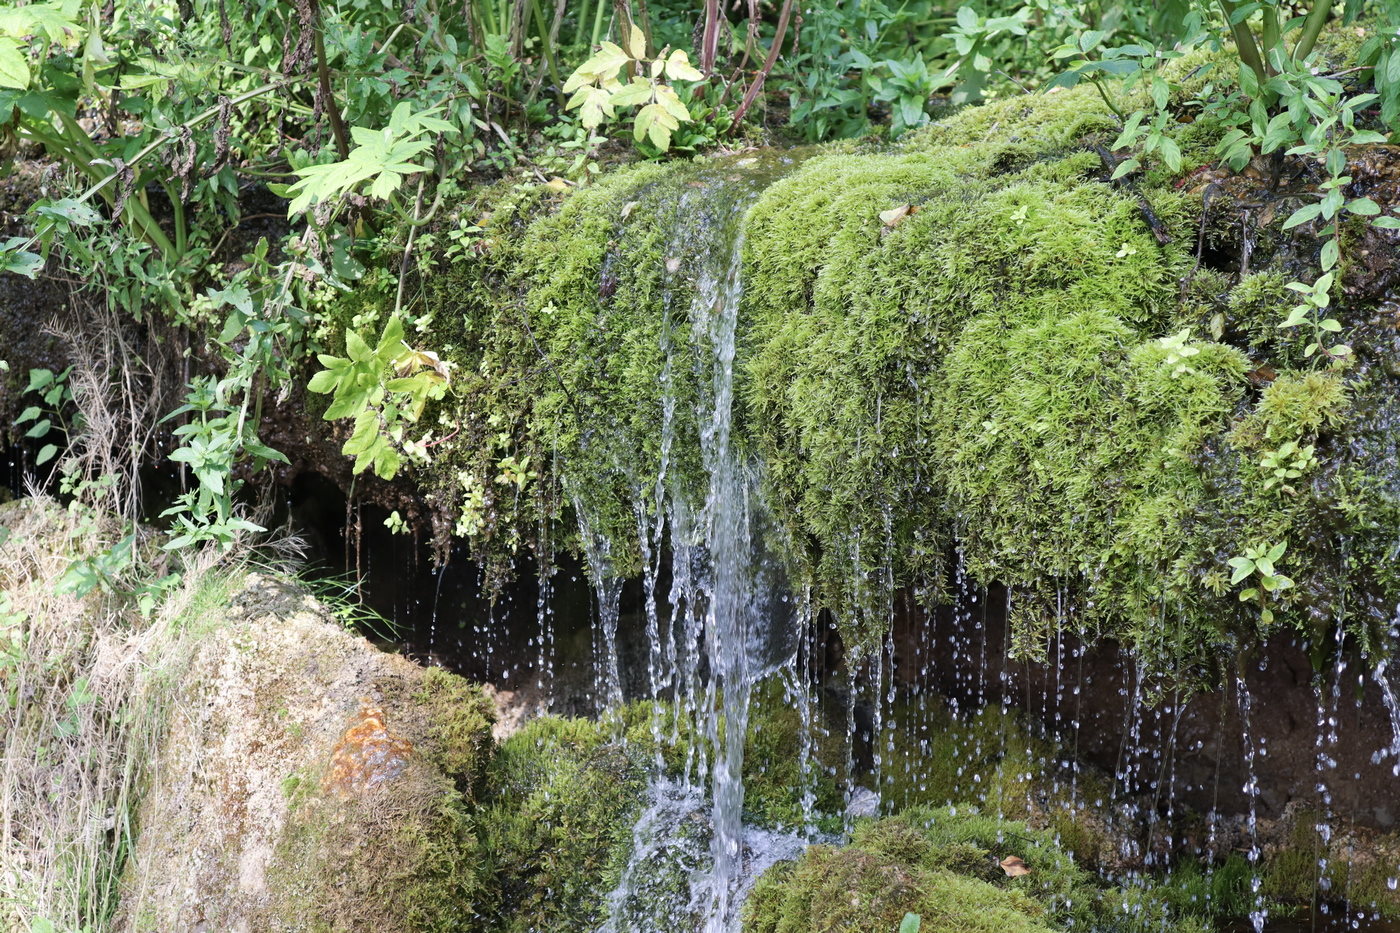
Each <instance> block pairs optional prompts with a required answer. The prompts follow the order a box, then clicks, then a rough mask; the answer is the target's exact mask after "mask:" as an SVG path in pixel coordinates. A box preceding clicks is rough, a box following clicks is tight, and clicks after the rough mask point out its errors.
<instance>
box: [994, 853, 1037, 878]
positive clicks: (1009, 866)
mask: <svg viewBox="0 0 1400 933" xmlns="http://www.w3.org/2000/svg"><path fill="white" fill-rule="evenodd" d="M1001 870H1002V871H1004V872H1006V875H1007V877H1008V878H1016V877H1018V876H1020V875H1029V874H1030V873H1031V870H1030V868H1028V867H1027V866H1026V863H1025V862H1023V861H1021V857H1020V856H1018V855H1008V856H1007V857H1006V858H1004V859H1002V860H1001Z"/></svg>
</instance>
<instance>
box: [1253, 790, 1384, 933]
mask: <svg viewBox="0 0 1400 933" xmlns="http://www.w3.org/2000/svg"><path fill="white" fill-rule="evenodd" d="M1286 820H1287V825H1288V832H1287V834H1286V835H1285V836H1284V838H1282V839H1281V840H1279V841H1277V842H1275V843H1274V844H1272V845H1269V846H1267V847H1266V848H1265V852H1264V859H1263V865H1262V869H1261V870H1260V871H1259V875H1260V878H1261V881H1262V886H1261V890H1262V892H1263V893H1264V895H1265V896H1266V897H1268V898H1270V899H1272V900H1274V901H1277V902H1281V903H1283V904H1285V905H1288V904H1295V905H1306V904H1311V903H1313V902H1314V901H1316V900H1322V901H1337V900H1342V899H1345V900H1346V901H1347V902H1348V903H1349V904H1351V905H1353V906H1354V907H1356V908H1360V909H1367V910H1373V911H1375V912H1376V913H1377V914H1378V915H1380V916H1382V917H1386V918H1400V894H1397V892H1396V891H1395V890H1394V889H1393V888H1392V887H1391V885H1390V881H1391V879H1393V878H1395V874H1396V872H1395V864H1396V861H1395V860H1396V855H1397V854H1400V840H1397V838H1396V837H1395V836H1394V835H1393V834H1392V835H1390V836H1383V835H1381V834H1379V833H1373V832H1367V831H1365V830H1359V831H1348V830H1347V828H1346V827H1342V826H1337V827H1334V832H1333V836H1332V838H1331V839H1330V840H1329V841H1326V842H1324V841H1323V838H1322V836H1321V835H1320V834H1319V833H1318V831H1317V827H1318V826H1319V825H1321V824H1325V823H1328V822H1329V819H1328V817H1327V816H1326V815H1325V814H1322V813H1319V812H1316V811H1309V810H1305V809H1299V810H1297V811H1296V812H1293V813H1291V814H1289V816H1288V817H1287V818H1286ZM1323 866H1326V867H1325V868H1324V867H1323ZM1324 878H1325V879H1326V880H1325V882H1324V880H1323V879H1324Z"/></svg>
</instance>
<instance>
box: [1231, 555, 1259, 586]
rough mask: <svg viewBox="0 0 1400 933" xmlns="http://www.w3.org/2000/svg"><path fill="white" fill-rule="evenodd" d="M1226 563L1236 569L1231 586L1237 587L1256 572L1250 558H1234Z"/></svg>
mask: <svg viewBox="0 0 1400 933" xmlns="http://www.w3.org/2000/svg"><path fill="white" fill-rule="evenodd" d="M1226 563H1228V564H1229V565H1230V566H1231V567H1233V568H1235V572H1234V574H1233V575H1232V576H1231V577H1230V585H1231V586H1234V585H1236V584H1237V583H1239V582H1240V581H1242V580H1244V579H1245V578H1246V577H1248V576H1249V575H1250V574H1252V573H1253V572H1254V561H1252V560H1250V559H1249V558H1248V557H1232V558H1230V559H1229V560H1228V561H1226Z"/></svg>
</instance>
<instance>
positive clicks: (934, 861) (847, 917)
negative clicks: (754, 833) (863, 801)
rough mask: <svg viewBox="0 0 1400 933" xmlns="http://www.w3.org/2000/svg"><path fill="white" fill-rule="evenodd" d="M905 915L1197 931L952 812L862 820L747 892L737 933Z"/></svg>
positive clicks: (1003, 826)
mask: <svg viewBox="0 0 1400 933" xmlns="http://www.w3.org/2000/svg"><path fill="white" fill-rule="evenodd" d="M906 913H914V914H918V915H919V916H920V919H921V921H922V923H921V927H920V928H921V929H922V930H929V931H935V933H964V931H967V933H979V931H986V933H993V931H1005V930H1018V931H1026V933H1041V931H1047V930H1063V929H1078V930H1119V931H1125V933H1126V931H1136V930H1142V931H1147V930H1157V929H1167V928H1170V929H1174V930H1178V931H1204V930H1205V929H1207V927H1206V926H1205V925H1204V924H1203V922H1202V921H1201V919H1200V918H1198V917H1193V916H1188V915H1184V914H1180V913H1177V914H1173V912H1172V911H1171V909H1170V908H1169V907H1168V906H1167V905H1166V904H1165V903H1164V901H1163V900H1162V899H1161V898H1158V897H1155V896H1153V895H1152V894H1151V893H1150V892H1143V891H1126V892H1125V891H1120V890H1118V889H1116V888H1111V887H1107V886H1104V885H1103V884H1102V883H1101V882H1099V881H1097V880H1096V879H1095V878H1094V877H1093V876H1091V875H1090V874H1089V873H1088V872H1086V871H1085V870H1084V869H1082V868H1079V867H1078V866H1076V865H1075V863H1074V861H1073V860H1072V859H1071V858H1070V857H1069V856H1068V855H1066V854H1065V853H1064V851H1063V850H1061V849H1060V848H1059V847H1058V846H1057V845H1056V843H1055V842H1054V841H1053V840H1052V839H1051V838H1050V837H1049V836H1048V835H1046V834H1045V833H1041V832H1037V831H1036V830H1033V829H1030V828H1029V827H1027V826H1025V825H1024V824H1021V823H1015V822H1010V821H1005V820H998V819H996V818H993V817H985V816H979V815H976V814H973V813H968V812H966V811H959V810H957V809H954V808H944V809H938V810H930V809H923V808H913V809H910V810H906V811H903V812H902V813H900V814H898V815H897V816H893V817H887V818H885V819H882V820H876V821H868V822H865V823H863V824H861V825H859V826H858V827H857V828H856V830H855V831H854V833H853V836H852V839H851V843H850V844H849V845H848V846H845V847H842V848H835V847H832V846H813V847H811V848H809V849H808V850H807V852H806V853H805V854H804V855H803V856H802V857H801V858H800V859H799V860H798V861H796V862H793V863H787V864H784V865H780V866H777V867H776V868H774V869H773V870H771V871H769V872H768V873H767V874H766V875H765V876H764V877H763V878H762V879H760V880H759V882H758V884H757V886H756V887H755V888H754V891H753V894H752V895H751V897H750V899H749V902H748V904H747V905H746V907H745V920H744V929H745V931H746V933H818V931H827V930H843V931H854V933H859V931H870V933H877V931H878V933H887V931H890V930H894V929H896V928H897V927H898V926H899V923H900V920H901V919H902V918H903V917H904V915H905V914H906Z"/></svg>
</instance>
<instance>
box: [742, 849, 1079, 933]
mask: <svg viewBox="0 0 1400 933" xmlns="http://www.w3.org/2000/svg"><path fill="white" fill-rule="evenodd" d="M906 913H916V914H918V915H919V916H920V918H921V919H922V921H923V925H922V926H921V927H920V929H927V930H930V931H940V930H946V931H952V930H958V931H960V933H1049V931H1051V930H1053V929H1054V928H1053V927H1050V926H1047V925H1045V924H1044V923H1042V922H1040V919H1039V915H1040V913H1041V912H1040V910H1039V909H1038V905H1036V904H1035V903H1034V902H1032V901H1030V900H1029V899H1028V898H1026V897H1024V896H1023V895H1019V894H1018V893H1016V892H1009V891H999V890H997V889H996V888H995V887H993V886H992V885H990V884H987V883H986V882H984V881H978V880H974V879H970V878H965V877H961V876H959V875H955V874H953V873H951V872H947V871H928V870H920V869H912V870H911V869H910V868H909V867H907V866H905V865H903V864H901V863H900V862H898V861H895V860H892V859H889V858H882V857H880V856H878V855H872V854H870V853H867V852H863V851H860V850H858V849H857V850H855V851H842V850H839V849H833V848H830V847H828V846H813V847H812V848H811V849H809V850H808V852H807V854H806V855H804V856H803V858H802V860H801V861H799V862H797V863H795V864H790V865H785V866H782V867H780V868H777V869H774V870H772V871H770V872H769V873H768V874H766V875H765V876H764V878H763V879H762V880H761V881H760V882H759V883H758V886H757V887H756V888H755V890H754V892H753V894H752V895H751V896H750V900H749V902H748V904H747V905H746V914H747V916H746V919H745V922H744V929H745V930H746V931H750V933H818V931H825V930H843V931H849V933H888V931H890V930H895V929H898V927H899V924H900V921H901V920H902V919H903V918H904V916H905V914H906Z"/></svg>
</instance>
